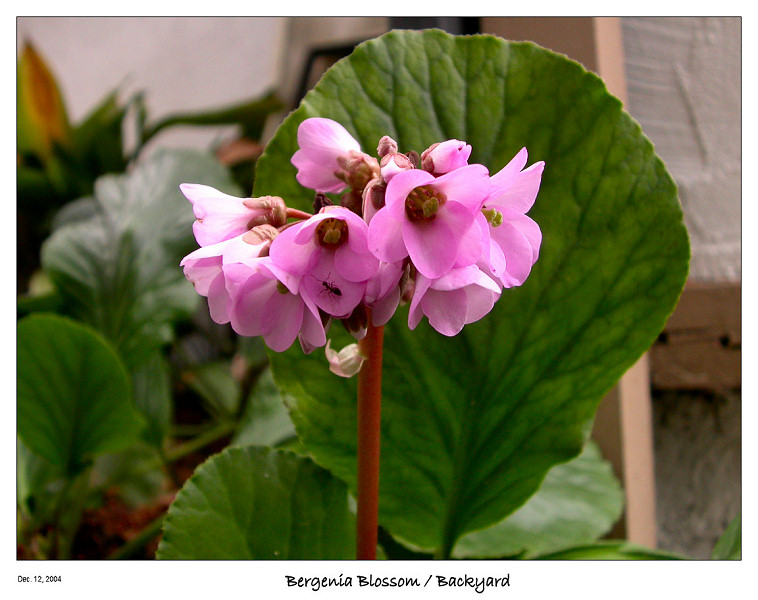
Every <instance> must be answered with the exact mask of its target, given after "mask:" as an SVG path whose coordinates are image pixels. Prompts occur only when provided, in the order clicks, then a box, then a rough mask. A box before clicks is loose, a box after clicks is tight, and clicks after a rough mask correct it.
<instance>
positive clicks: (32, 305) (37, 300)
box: [16, 290, 63, 319]
mask: <svg viewBox="0 0 758 600" xmlns="http://www.w3.org/2000/svg"><path fill="white" fill-rule="evenodd" d="M62 306H63V298H62V297H61V295H60V294H59V293H58V292H57V291H55V290H53V291H51V292H48V293H46V294H42V295H34V296H32V295H28V296H27V295H24V296H19V297H18V301H17V303H16V316H17V318H19V319H20V318H21V317H25V316H26V315H29V314H31V313H35V312H57V311H58V310H60V309H61V307H62Z"/></svg>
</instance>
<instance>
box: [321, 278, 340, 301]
mask: <svg viewBox="0 0 758 600" xmlns="http://www.w3.org/2000/svg"><path fill="white" fill-rule="evenodd" d="M328 277H329V274H327V278H328ZM321 287H323V288H324V289H323V290H321V293H322V294H323V293H324V292H329V293H330V294H332V295H333V296H337V297H340V296H342V290H341V289H339V288H338V287H337V286H336V285H335V284H333V283H329V281H327V280H326V279H325V280H324V281H322V282H321Z"/></svg>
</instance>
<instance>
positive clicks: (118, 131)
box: [71, 92, 127, 181]
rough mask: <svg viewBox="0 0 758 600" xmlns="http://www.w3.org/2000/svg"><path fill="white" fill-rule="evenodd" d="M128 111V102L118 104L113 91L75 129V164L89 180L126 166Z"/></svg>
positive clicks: (73, 139)
mask: <svg viewBox="0 0 758 600" xmlns="http://www.w3.org/2000/svg"><path fill="white" fill-rule="evenodd" d="M126 111H127V105H120V104H119V102H118V95H117V92H111V93H110V94H108V96H106V97H105V99H104V100H103V101H102V102H101V103H100V104H99V105H98V106H96V107H95V108H94V109H93V110H92V112H91V113H90V114H89V115H87V117H86V118H85V119H84V121H82V123H81V124H79V125H78V126H77V127H75V128H74V130H73V131H72V136H71V139H72V143H71V153H72V155H73V157H74V159H75V163H74V164H75V165H76V166H78V168H79V169H80V170H81V172H82V174H83V175H85V176H87V177H88V178H89V179H90V181H94V180H95V178H96V177H98V176H99V175H105V174H106V173H119V172H122V171H123V170H124V169H125V168H126V159H125V157H124V141H123V132H122V130H123V121H124V117H125V115H126ZM72 166H74V165H72Z"/></svg>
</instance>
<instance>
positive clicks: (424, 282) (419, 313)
mask: <svg viewBox="0 0 758 600" xmlns="http://www.w3.org/2000/svg"><path fill="white" fill-rule="evenodd" d="M430 284H431V281H430V280H429V279H428V278H427V277H424V276H423V275H418V276H417V277H416V288H415V289H414V290H413V298H411V306H410V308H409V310H408V328H409V329H416V326H417V325H418V324H419V322H420V321H421V317H423V316H424V311H423V309H422V308H421V300H422V299H423V298H424V294H426V293H427V291H428V290H429V285H430Z"/></svg>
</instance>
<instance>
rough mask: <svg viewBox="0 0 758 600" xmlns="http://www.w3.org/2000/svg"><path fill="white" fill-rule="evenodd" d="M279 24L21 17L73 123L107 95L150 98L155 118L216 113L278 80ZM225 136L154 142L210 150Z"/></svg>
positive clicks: (188, 134) (178, 134) (23, 31)
mask: <svg viewBox="0 0 758 600" xmlns="http://www.w3.org/2000/svg"><path fill="white" fill-rule="evenodd" d="M285 25H286V18H284V17H245V18H227V17H19V18H18V20H17V46H18V48H20V47H21V45H22V44H23V42H24V40H26V39H29V40H31V41H32V43H33V44H34V45H35V47H36V48H37V49H38V50H39V51H40V52H41V53H42V55H43V57H44V59H45V60H46V61H47V62H48V64H49V65H50V67H51V69H52V71H53V72H54V74H55V76H56V77H57V78H58V83H59V85H60V86H61V88H62V90H63V95H64V99H65V101H66V106H67V109H68V111H69V113H70V115H71V117H72V119H73V120H74V121H75V122H76V121H78V120H79V119H81V118H82V117H83V116H84V115H85V114H86V113H87V112H89V111H90V110H91V109H92V108H94V106H95V105H96V103H98V102H99V101H100V100H102V99H103V98H104V97H105V95H106V94H107V93H108V92H110V91H111V90H113V89H115V88H116V87H119V88H120V89H121V90H122V92H123V95H122V97H123V98H124V99H126V98H128V97H129V96H130V95H131V94H132V93H134V92H136V91H145V92H147V103H148V110H149V115H150V116H151V117H152V118H157V117H161V116H164V115H166V114H169V113H172V112H176V111H195V110H203V109H209V108H220V107H223V106H226V105H229V104H233V103H236V102H240V101H242V100H245V99H248V98H251V97H254V96H256V95H258V94H262V93H263V92H265V91H267V90H268V89H270V88H272V87H274V86H275V85H276V84H277V83H278V79H279V67H280V61H281V56H282V54H283V50H284V47H283V44H282V39H283V32H284V28H285ZM226 132H228V130H224V129H218V128H214V129H204V130H199V129H197V128H192V129H184V130H177V129H172V130H171V131H167V132H166V133H165V134H164V135H162V136H160V138H159V139H157V140H156V142H159V143H160V144H161V145H170V146H194V147H207V146H208V145H209V144H210V143H211V142H212V141H213V140H214V139H216V138H217V137H218V136H220V135H224V134H225V133H226Z"/></svg>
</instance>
